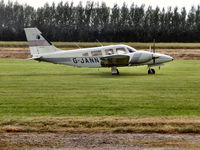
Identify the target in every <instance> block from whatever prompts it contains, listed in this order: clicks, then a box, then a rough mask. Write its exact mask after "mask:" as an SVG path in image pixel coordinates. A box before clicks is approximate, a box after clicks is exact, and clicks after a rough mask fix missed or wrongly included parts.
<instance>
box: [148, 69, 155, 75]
mask: <svg viewBox="0 0 200 150" xmlns="http://www.w3.org/2000/svg"><path fill="white" fill-rule="evenodd" d="M155 73H156V71H155V70H154V69H152V68H149V70H148V74H155Z"/></svg>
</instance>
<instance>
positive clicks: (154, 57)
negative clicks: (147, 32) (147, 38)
mask: <svg viewBox="0 0 200 150" xmlns="http://www.w3.org/2000/svg"><path fill="white" fill-rule="evenodd" d="M155 47H156V46H155V39H153V55H152V59H153V64H155V63H156V60H155V59H156V56H155V51H156V50H155Z"/></svg>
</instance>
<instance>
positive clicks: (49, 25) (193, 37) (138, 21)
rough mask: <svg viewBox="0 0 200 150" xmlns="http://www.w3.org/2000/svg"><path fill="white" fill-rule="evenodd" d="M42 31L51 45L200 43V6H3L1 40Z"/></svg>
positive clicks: (22, 37) (88, 3)
mask: <svg viewBox="0 0 200 150" xmlns="http://www.w3.org/2000/svg"><path fill="white" fill-rule="evenodd" d="M25 27H38V28H39V29H40V30H41V31H42V33H43V34H44V35H45V36H46V37H48V39H49V40H51V41H81V42H88V41H91V42H92V41H96V40H97V39H98V40H99V41H102V42H104V41H106V42H152V41H153V39H156V41H157V42H199V41H200V6H197V7H192V8H191V10H190V11H189V12H186V9H185V8H184V7H183V8H181V10H180V11H179V10H178V8H177V7H175V8H171V7H169V8H167V9H165V8H161V9H160V8H159V7H156V8H155V9H153V8H152V7H151V6H149V7H148V8H146V7H145V6H144V5H141V6H137V5H134V3H133V4H132V5H131V6H130V7H129V6H127V5H126V3H124V4H123V6H121V7H119V6H118V5H117V4H115V5H114V6H113V7H112V8H110V7H108V6H107V5H106V4H105V3H104V2H103V3H101V4H100V3H98V2H91V1H88V2H87V4H86V5H85V6H83V5H82V3H81V2H80V3H79V4H78V5H77V6H75V5H74V4H73V2H72V3H69V2H66V3H64V2H60V3H59V4H57V5H55V3H52V4H51V5H49V4H48V3H46V4H45V5H44V6H43V7H40V8H38V9H34V8H33V7H31V6H29V5H20V4H19V3H17V2H15V3H12V2H8V3H7V4H5V3H4V1H3V0H2V1H0V41H25V40H26V38H25V34H24V30H23V29H24V28H25Z"/></svg>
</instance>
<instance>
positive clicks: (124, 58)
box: [100, 55, 130, 67]
mask: <svg viewBox="0 0 200 150" xmlns="http://www.w3.org/2000/svg"><path fill="white" fill-rule="evenodd" d="M129 58H130V56H128V55H109V56H105V57H101V58H100V59H101V66H102V67H112V66H116V67H117V66H128V65H129Z"/></svg>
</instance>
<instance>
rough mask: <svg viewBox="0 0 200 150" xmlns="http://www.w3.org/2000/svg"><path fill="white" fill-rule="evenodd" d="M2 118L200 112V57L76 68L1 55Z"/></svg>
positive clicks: (197, 114) (167, 114)
mask: <svg viewBox="0 0 200 150" xmlns="http://www.w3.org/2000/svg"><path fill="white" fill-rule="evenodd" d="M0 64H1V65H0V70H1V71H0V81H1V82H0V117H1V118H4V117H13V116H122V117H141V116H147V117H153V116H200V109H199V108H200V69H199V68H200V61H174V62H172V63H168V64H166V65H165V66H164V67H162V68H161V70H158V68H157V69H156V71H157V74H156V75H147V68H146V67H125V68H119V70H120V72H121V75H120V76H112V75H111V73H110V69H108V68H105V69H103V68H101V69H100V70H99V71H98V69H89V68H74V67H69V66H64V65H54V64H50V63H38V62H35V61H25V60H14V59H1V60H0Z"/></svg>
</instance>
